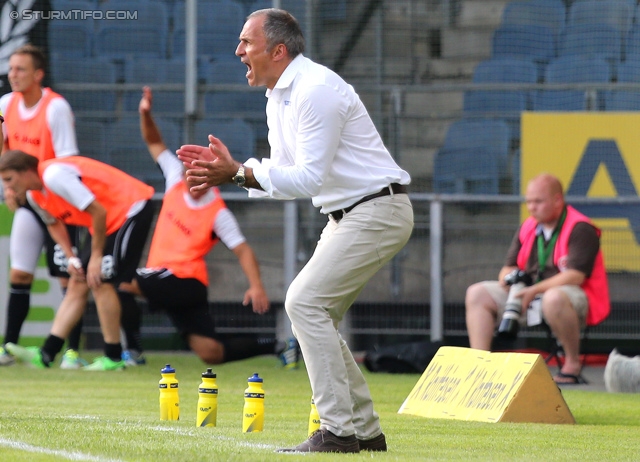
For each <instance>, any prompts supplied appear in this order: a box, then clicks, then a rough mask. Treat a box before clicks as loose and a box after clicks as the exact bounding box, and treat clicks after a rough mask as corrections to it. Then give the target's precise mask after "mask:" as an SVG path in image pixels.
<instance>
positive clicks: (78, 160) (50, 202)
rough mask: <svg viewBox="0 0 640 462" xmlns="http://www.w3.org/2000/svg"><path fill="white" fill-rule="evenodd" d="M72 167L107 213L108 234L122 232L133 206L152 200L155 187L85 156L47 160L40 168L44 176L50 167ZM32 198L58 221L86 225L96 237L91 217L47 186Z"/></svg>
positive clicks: (33, 192) (35, 192) (33, 194)
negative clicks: (60, 165)
mask: <svg viewBox="0 0 640 462" xmlns="http://www.w3.org/2000/svg"><path fill="white" fill-rule="evenodd" d="M54 163H55V164H72V165H74V166H76V167H77V168H78V170H79V171H80V175H81V177H82V183H83V184H84V185H85V186H86V187H87V188H89V190H91V192H92V193H93V195H94V196H95V197H96V200H97V201H98V202H100V204H101V205H102V206H103V207H104V208H105V210H106V212H107V235H110V234H112V233H114V232H115V231H117V230H119V229H120V227H121V226H122V225H123V224H124V222H125V221H127V214H128V213H129V209H130V208H131V206H132V205H133V204H135V203H136V202H139V201H142V200H148V199H151V197H152V196H153V188H152V187H151V186H149V185H147V184H145V183H143V182H142V181H140V180H137V179H136V178H134V177H132V176H129V175H127V174H126V173H124V172H123V171H121V170H118V169H117V168H114V167H112V166H110V165H107V164H103V163H102V162H99V161H97V160H94V159H89V158H88V157H82V156H69V157H61V158H55V159H50V160H46V161H44V162H40V163H39V165H38V173H39V174H40V177H41V178H42V173H43V172H44V170H45V169H46V168H47V166H49V165H51V164H54ZM31 197H32V198H33V199H34V200H35V202H36V203H37V204H38V205H39V206H40V208H42V209H44V210H45V211H47V212H48V213H49V214H50V215H52V216H53V217H55V218H56V219H58V220H60V221H63V222H65V223H67V224H69V225H76V226H86V227H88V228H89V232H91V233H92V234H93V228H92V219H91V215H90V214H89V213H87V212H85V211H84V210H79V209H77V208H76V207H75V206H73V205H72V204H70V203H69V202H67V201H66V200H64V199H63V198H62V197H60V196H58V195H56V194H54V193H52V192H51V191H50V190H49V189H47V188H46V187H45V188H44V189H43V190H42V191H31Z"/></svg>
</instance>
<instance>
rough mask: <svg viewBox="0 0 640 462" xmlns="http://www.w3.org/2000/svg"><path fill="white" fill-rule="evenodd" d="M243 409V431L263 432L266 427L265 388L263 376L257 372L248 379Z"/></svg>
mask: <svg viewBox="0 0 640 462" xmlns="http://www.w3.org/2000/svg"><path fill="white" fill-rule="evenodd" d="M247 385H249V386H248V387H247V389H246V390H245V391H244V409H243V411H242V431H243V432H245V433H250V432H261V431H262V430H263V429H264V390H263V389H262V378H261V377H259V376H258V373H257V372H256V373H255V374H253V376H251V377H249V379H248V380H247Z"/></svg>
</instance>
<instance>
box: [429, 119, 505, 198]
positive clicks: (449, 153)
mask: <svg viewBox="0 0 640 462" xmlns="http://www.w3.org/2000/svg"><path fill="white" fill-rule="evenodd" d="M508 155H509V127H508V126H507V124H506V123H505V122H503V121H500V120H478V119H461V120H458V121H456V122H454V123H453V124H451V126H450V127H449V129H448V130H447V134H446V135H445V141H444V144H443V146H442V148H441V149H440V150H439V151H438V152H437V153H436V157H435V160H434V189H435V191H436V192H441V193H469V194H498V193H499V185H500V179H501V178H504V177H505V176H506V174H507V162H508Z"/></svg>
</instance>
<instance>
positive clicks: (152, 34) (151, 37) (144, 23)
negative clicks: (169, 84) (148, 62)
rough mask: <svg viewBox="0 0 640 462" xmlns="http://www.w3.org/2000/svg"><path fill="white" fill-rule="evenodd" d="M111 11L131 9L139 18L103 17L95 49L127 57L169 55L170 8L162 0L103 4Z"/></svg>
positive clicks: (114, 1) (119, 56)
mask: <svg viewBox="0 0 640 462" xmlns="http://www.w3.org/2000/svg"><path fill="white" fill-rule="evenodd" d="M100 9H101V10H102V11H103V12H104V14H105V15H106V14H107V13H106V12H107V11H117V12H121V14H125V13H124V12H130V13H131V14H132V15H134V14H136V15H137V19H126V20H125V19H122V20H118V21H99V24H98V31H97V33H96V41H95V53H96V54H97V55H99V56H102V57H109V58H112V59H119V60H124V59H126V58H127V57H131V56H134V57H155V58H166V57H167V41H168V31H169V22H168V12H167V7H166V6H165V4H164V3H162V2H154V1H140V2H128V1H123V0H111V1H109V2H106V3H101V4H100Z"/></svg>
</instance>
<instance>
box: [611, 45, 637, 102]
mask: <svg viewBox="0 0 640 462" xmlns="http://www.w3.org/2000/svg"><path fill="white" fill-rule="evenodd" d="M618 82H620V83H640V56H637V57H635V59H631V60H627V61H625V62H623V63H621V64H620V66H619V67H618ZM604 108H605V110H606V111H640V90H636V91H631V90H615V91H613V90H612V91H607V92H605V93H604Z"/></svg>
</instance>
